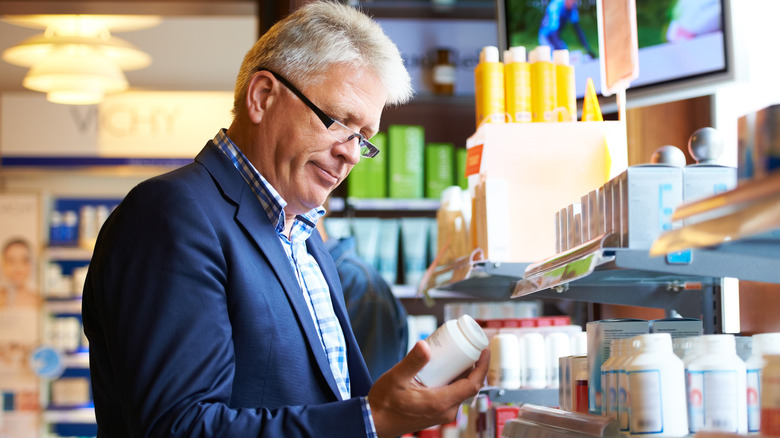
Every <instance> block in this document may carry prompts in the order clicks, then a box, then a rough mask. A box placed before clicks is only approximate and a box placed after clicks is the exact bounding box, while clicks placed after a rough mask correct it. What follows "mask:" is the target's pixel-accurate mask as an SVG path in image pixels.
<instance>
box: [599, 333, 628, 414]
mask: <svg viewBox="0 0 780 438" xmlns="http://www.w3.org/2000/svg"><path fill="white" fill-rule="evenodd" d="M623 342H624V340H623V339H622V338H618V339H612V340H611V341H609V358H608V359H607V360H605V361H604V363H603V364H602V365H601V391H602V393H603V394H604V401H603V403H602V405H601V415H604V416H606V417H611V418H617V374H616V373H615V368H614V365H615V362H617V361H618V360H620V356H621V355H622V354H623V352H622V351H621V350H622V348H623Z"/></svg>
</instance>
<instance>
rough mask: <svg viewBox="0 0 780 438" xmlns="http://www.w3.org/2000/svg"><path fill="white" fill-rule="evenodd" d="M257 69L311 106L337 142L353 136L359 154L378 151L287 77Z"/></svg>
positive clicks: (367, 154)
mask: <svg viewBox="0 0 780 438" xmlns="http://www.w3.org/2000/svg"><path fill="white" fill-rule="evenodd" d="M257 71H267V72H268V73H271V74H272V75H273V76H274V77H275V78H276V80H277V81H279V82H281V83H282V84H284V86H285V87H287V88H288V89H289V90H290V91H292V92H293V94H295V95H296V96H298V99H301V101H302V102H303V103H305V104H306V106H308V107H309V108H311V110H312V111H314V114H316V115H317V117H318V118H319V119H320V121H322V124H323V125H325V128H327V130H328V132H329V133H330V135H331V136H332V137H333V138H334V139H336V141H338V142H339V143H346V142H348V141H350V140H352V139H353V138H357V139H358V145H359V146H360V155H361V156H363V157H365V158H373V157H375V156H376V154H378V153H379V149H378V148H377V147H376V146H374V145H373V144H371V142H370V141H368V140H367V139H366V137H365V136H364V135H363V134H361V133H359V132H355V131H353V130H351V129H349V128H347V126H346V125H344V124H343V123H341V122H339V121H338V120H335V119H333V118H332V117H330V116H329V115H327V114H325V112H324V111H322V110H321V109H320V108H319V107H318V106H317V105H315V104H314V103H313V102H312V101H311V100H309V98H308V97H306V96H304V95H303V93H301V91H300V90H298V89H297V88H295V86H294V85H293V84H291V83H290V82H289V81H288V80H287V79H285V78H284V77H282V76H281V75H279V74H276V73H274V72H272V71H271V70H268V69H267V68H258V69H257Z"/></svg>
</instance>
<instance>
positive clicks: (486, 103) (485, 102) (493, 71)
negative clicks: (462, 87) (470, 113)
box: [474, 46, 506, 128]
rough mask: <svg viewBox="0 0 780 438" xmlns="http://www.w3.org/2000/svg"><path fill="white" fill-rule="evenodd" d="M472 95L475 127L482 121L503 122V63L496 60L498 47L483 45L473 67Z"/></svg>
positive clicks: (504, 117)
mask: <svg viewBox="0 0 780 438" xmlns="http://www.w3.org/2000/svg"><path fill="white" fill-rule="evenodd" d="M474 96H475V103H476V112H477V128H479V126H480V125H482V124H483V123H504V122H505V120H506V115H505V113H506V111H505V109H504V64H503V63H501V62H500V61H499V60H498V47H495V46H485V47H483V48H482V52H480V54H479V64H477V67H476V68H475V69H474Z"/></svg>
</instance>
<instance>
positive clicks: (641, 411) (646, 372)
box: [625, 333, 688, 437]
mask: <svg viewBox="0 0 780 438" xmlns="http://www.w3.org/2000/svg"><path fill="white" fill-rule="evenodd" d="M633 351H634V354H633V357H632V358H631V361H630V362H628V363H627V364H626V365H625V368H626V374H627V375H628V386H629V388H630V389H631V397H630V400H629V410H630V412H631V415H630V422H631V423H630V425H629V431H630V433H631V435H647V434H652V435H654V436H662V437H684V436H686V435H687V434H688V418H687V417H686V415H685V368H684V366H683V361H682V359H680V358H679V357H677V356H676V355H675V354H674V350H673V349H672V337H671V336H670V335H669V333H649V334H645V335H637V336H635V337H634V338H633Z"/></svg>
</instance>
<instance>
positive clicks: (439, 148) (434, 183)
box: [425, 143, 455, 199]
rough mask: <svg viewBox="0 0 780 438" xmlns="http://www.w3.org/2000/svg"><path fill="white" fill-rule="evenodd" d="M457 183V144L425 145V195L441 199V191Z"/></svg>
mask: <svg viewBox="0 0 780 438" xmlns="http://www.w3.org/2000/svg"><path fill="white" fill-rule="evenodd" d="M454 184H455V146H453V144H452V143H428V145H426V146H425V197H426V198H432V199H439V198H440V197H441V192H443V191H444V189H446V188H447V187H450V186H452V185H454Z"/></svg>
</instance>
